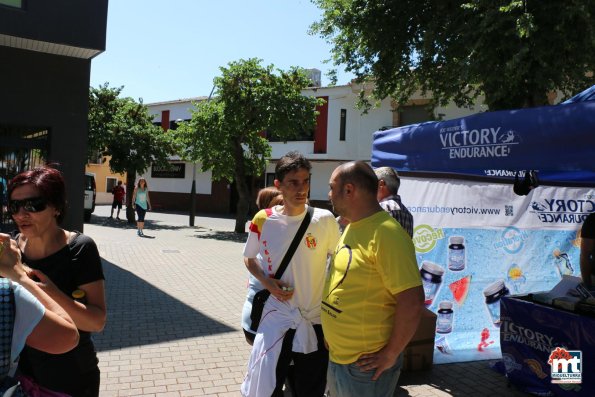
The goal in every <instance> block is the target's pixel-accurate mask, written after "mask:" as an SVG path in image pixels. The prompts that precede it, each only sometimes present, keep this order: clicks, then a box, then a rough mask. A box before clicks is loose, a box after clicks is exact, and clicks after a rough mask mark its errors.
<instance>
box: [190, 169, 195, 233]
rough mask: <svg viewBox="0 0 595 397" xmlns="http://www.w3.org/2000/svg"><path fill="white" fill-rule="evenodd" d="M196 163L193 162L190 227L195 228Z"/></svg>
mask: <svg viewBox="0 0 595 397" xmlns="http://www.w3.org/2000/svg"><path fill="white" fill-rule="evenodd" d="M195 205H196V163H195V162H192V187H191V188H190V222H189V224H190V226H194V215H195V213H196V208H195Z"/></svg>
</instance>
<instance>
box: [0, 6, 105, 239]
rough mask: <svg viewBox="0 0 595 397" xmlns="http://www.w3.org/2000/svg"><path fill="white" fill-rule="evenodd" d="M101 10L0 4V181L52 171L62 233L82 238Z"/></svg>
mask: <svg viewBox="0 0 595 397" xmlns="http://www.w3.org/2000/svg"><path fill="white" fill-rule="evenodd" d="M107 9H108V0H87V1H80V0H53V1H47V0H0V87H1V89H0V177H2V178H5V179H9V178H11V177H12V176H14V175H15V174H16V173H18V172H21V171H23V170H26V169H29V168H32V167H34V166H36V165H40V164H45V163H48V162H51V163H58V164H59V166H58V168H59V169H60V170H61V171H62V172H63V173H64V177H65V178H66V189H67V200H68V209H67V213H66V217H65V219H64V222H63V224H64V227H66V228H68V229H75V230H81V231H82V229H83V200H84V174H85V163H86V149H87V132H88V121H87V117H88V98H89V81H90V73H91V59H92V58H93V57H95V56H96V55H98V54H100V53H101V52H103V51H104V50H105V37H106V25H107ZM2 221H3V222H4V223H5V224H6V222H8V221H9V220H8V218H7V216H6V214H3V219H2Z"/></svg>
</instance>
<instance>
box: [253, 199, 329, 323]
mask: <svg viewBox="0 0 595 397" xmlns="http://www.w3.org/2000/svg"><path fill="white" fill-rule="evenodd" d="M282 209H283V206H276V207H273V208H269V209H266V210H262V211H260V212H258V213H257V214H256V215H255V216H254V219H253V220H252V222H251V224H250V234H249V236H248V241H247V242H246V245H245V247H244V257H246V258H256V259H257V260H258V261H259V263H260V265H261V266H262V269H263V271H264V273H265V274H268V275H269V277H274V276H275V272H276V271H277V269H278V267H279V264H280V263H281V260H282V259H283V257H284V256H285V253H286V252H287V249H288V248H289V245H290V244H291V241H292V240H293V238H294V237H295V234H296V232H297V230H298V229H299V227H300V224H301V223H302V220H303V219H304V216H305V215H306V209H307V207H305V208H304V212H303V213H301V214H300V215H296V216H287V215H283V214H282V213H281V211H282ZM339 237H340V234H339V225H338V223H337V221H336V220H335V217H334V216H333V214H332V213H331V212H330V211H328V210H324V209H320V208H314V215H313V216H312V219H311V221H310V224H309V225H308V229H307V230H306V233H305V234H304V237H302V241H301V242H300V244H299V245H298V248H297V249H296V251H295V253H294V254H293V257H292V258H291V261H290V262H289V266H288V267H287V269H285V272H284V273H283V276H282V277H281V280H282V281H284V282H285V283H286V284H287V285H289V286H292V287H293V288H294V294H293V297H292V298H291V300H290V301H289V304H290V305H291V306H293V307H297V308H300V309H303V310H305V311H308V312H309V311H311V310H313V309H316V308H317V310H318V311H319V310H320V301H321V299H322V290H323V288H324V281H325V274H326V263H327V257H328V255H330V254H332V253H333V252H334V250H335V247H336V246H337V242H338V241H339ZM315 323H319V321H317V322H315Z"/></svg>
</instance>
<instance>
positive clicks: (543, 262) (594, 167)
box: [372, 86, 595, 371]
mask: <svg viewBox="0 0 595 397" xmlns="http://www.w3.org/2000/svg"><path fill="white" fill-rule="evenodd" d="M372 166H374V167H381V166H390V167H393V168H395V169H397V170H398V171H404V172H403V176H405V178H403V180H402V184H401V186H400V188H399V194H400V195H402V197H403V201H404V203H405V205H406V206H407V208H408V209H409V210H410V212H412V214H413V216H414V219H415V225H416V227H415V229H414V233H413V243H414V246H415V251H416V258H417V261H418V264H419V265H420V272H421V269H423V270H424V273H428V272H430V273H431V274H432V275H433V276H432V277H429V278H428V277H424V280H425V281H426V282H425V285H424V287H427V288H424V294H425V299H426V306H427V307H428V309H429V310H431V311H433V312H435V313H438V314H439V309H440V308H441V304H442V303H443V302H444V303H449V305H448V306H449V307H451V308H452V309H453V311H454V314H453V318H454V322H453V327H452V330H451V331H450V332H439V333H438V334H437V335H436V338H435V343H434V346H435V349H434V362H435V363H439V364H440V363H446V362H458V361H468V360H483V359H493V358H499V357H501V351H500V348H499V347H500V341H499V340H500V338H499V336H500V335H501V333H504V334H506V335H509V336H510V334H511V333H514V331H511V329H509V328H506V327H503V328H500V326H501V325H502V324H504V323H505V321H509V319H504V318H502V319H501V318H500V312H499V305H498V304H497V303H496V300H494V299H493V294H502V296H504V295H507V294H508V293H511V294H525V293H529V292H532V291H543V290H549V289H550V288H552V287H553V286H554V285H556V284H557V283H558V282H559V280H560V279H561V278H562V276H564V275H574V276H578V275H580V271H579V266H578V264H579V251H580V249H579V245H578V244H579V243H578V241H579V239H578V235H577V230H578V229H579V228H580V225H581V224H582V222H584V219H585V218H586V216H587V215H588V213H590V212H592V211H595V188H594V187H595V86H593V87H591V88H590V89H589V90H587V91H585V92H583V93H581V94H579V95H577V96H575V97H573V98H571V99H569V100H568V101H566V102H564V103H561V104H559V105H555V106H545V107H539V108H529V109H517V110H507V111H495V112H485V113H479V114H474V115H471V116H468V117H463V118H458V119H453V120H447V121H437V122H426V123H421V124H414V125H408V126H404V127H399V128H394V129H389V130H385V131H377V132H375V133H374V139H373V145H372ZM521 170H536V171H538V175H539V179H540V181H541V182H543V183H542V185H548V184H549V185H550V186H542V187H541V188H540V189H531V190H530V192H529V193H527V194H524V195H518V193H517V192H516V191H514V192H513V189H510V188H509V187H508V186H506V185H504V184H502V183H500V182H502V181H506V182H508V180H507V179H508V178H511V177H513V178H514V176H515V172H516V171H521ZM409 176H413V177H412V178H408V177H409ZM426 176H428V177H430V178H426ZM478 176H482V177H497V178H500V179H501V178H505V179H504V180H492V179H491V178H488V179H487V180H483V179H485V178H477V177H478ZM435 177H437V178H435ZM478 179H479V181H478ZM493 182H497V183H493ZM550 182H551V183H550ZM552 185H555V186H552ZM560 185H561V186H560ZM514 193H517V195H515V194H514ZM461 241H463V242H464V243H462V246H463V247H464V252H465V253H464V255H462V254H461V255H460V256H459V257H457V255H458V252H459V248H460V247H459V246H458V245H459V242H461ZM455 246H456V247H455ZM453 256H454V258H455V261H454V262H455V265H454V266H453ZM462 257H464V262H465V265H464V268H463V269H460V268H459V267H458V265H456V263H457V262H456V261H457V260H458V259H460V258H462ZM457 258H458V259H457ZM432 272H434V273H432ZM433 284H435V285H433ZM496 287H497V288H499V289H498V292H495V291H496ZM436 289H437V291H438V292H434V291H435V290H436ZM492 304H494V305H493V306H490V305H492ZM492 309H493V310H494V311H492ZM494 314H495V315H494ZM492 315H494V316H492ZM492 320H493V321H492ZM496 320H497V321H496ZM500 320H502V321H500ZM506 324H509V322H508V323H506ZM515 329H516V328H515ZM513 336H514V337H516V335H513ZM540 346H541V345H540ZM544 346H545V345H544ZM549 347H550V346H549V345H548V346H545V347H544V349H545V350H544V351H546V350H547V349H549ZM517 364H518V366H519V367H520V366H521V365H525V364H524V361H523V360H522V359H519V360H518V361H516V364H515V365H517ZM543 368H545V369H544V370H545V371H547V370H549V366H548V365H547V364H546V365H545V366H544V367H543Z"/></svg>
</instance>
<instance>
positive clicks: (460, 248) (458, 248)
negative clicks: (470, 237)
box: [448, 236, 465, 272]
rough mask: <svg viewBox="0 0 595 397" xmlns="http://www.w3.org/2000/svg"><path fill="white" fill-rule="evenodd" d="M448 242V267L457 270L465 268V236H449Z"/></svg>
mask: <svg viewBox="0 0 595 397" xmlns="http://www.w3.org/2000/svg"><path fill="white" fill-rule="evenodd" d="M448 244H449V245H448V269H449V270H452V271H455V272H458V271H460V270H463V269H465V237H463V236H452V237H449V238H448Z"/></svg>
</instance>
